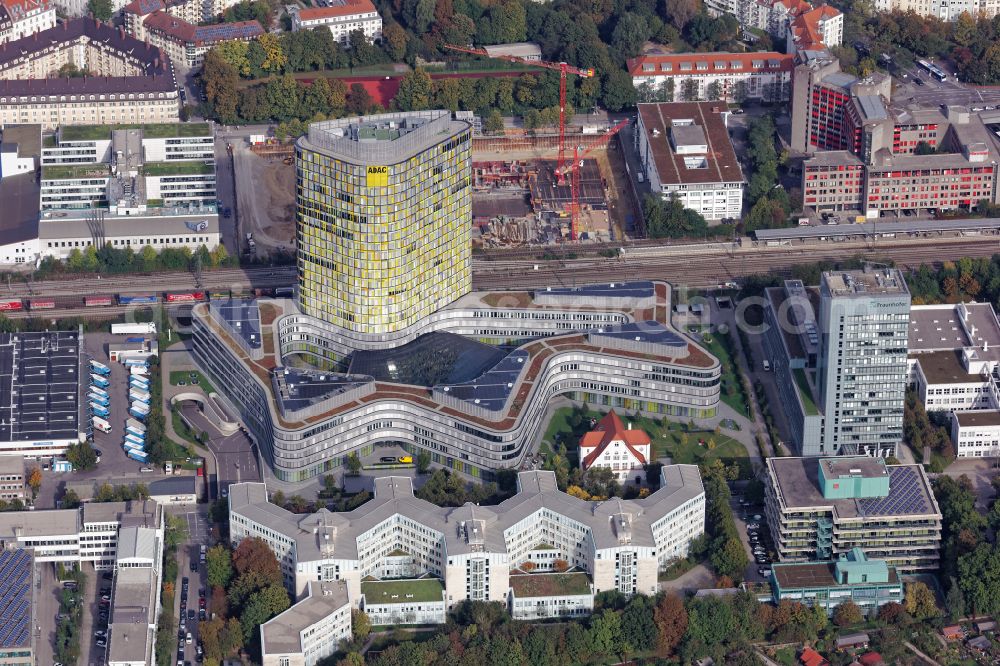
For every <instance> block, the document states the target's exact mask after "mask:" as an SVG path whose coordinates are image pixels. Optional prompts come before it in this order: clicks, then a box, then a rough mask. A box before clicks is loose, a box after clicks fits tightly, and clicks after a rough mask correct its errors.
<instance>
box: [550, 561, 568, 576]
mask: <svg viewBox="0 0 1000 666" xmlns="http://www.w3.org/2000/svg"><path fill="white" fill-rule="evenodd" d="M568 569H569V562H567V561H566V560H562V559H558V558H557V559H554V560H552V570H553V571H555V572H556V573H562V572H563V571H566V570H568Z"/></svg>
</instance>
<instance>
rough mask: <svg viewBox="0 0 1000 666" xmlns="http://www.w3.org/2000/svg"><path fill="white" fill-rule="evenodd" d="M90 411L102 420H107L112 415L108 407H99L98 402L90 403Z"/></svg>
mask: <svg viewBox="0 0 1000 666" xmlns="http://www.w3.org/2000/svg"><path fill="white" fill-rule="evenodd" d="M90 411H92V412H93V413H94V414H96V415H97V416H100V417H102V418H107V417H108V416H109V415H110V414H111V412H110V411H108V408H107V407H105V406H103V405H98V404H97V403H96V402H92V403H90Z"/></svg>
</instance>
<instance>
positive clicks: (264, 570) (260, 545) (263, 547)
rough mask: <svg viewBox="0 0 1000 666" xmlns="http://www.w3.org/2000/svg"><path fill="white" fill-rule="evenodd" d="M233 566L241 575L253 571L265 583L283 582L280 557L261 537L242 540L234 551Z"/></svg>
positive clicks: (276, 583) (275, 583)
mask: <svg viewBox="0 0 1000 666" xmlns="http://www.w3.org/2000/svg"><path fill="white" fill-rule="evenodd" d="M233 568H235V569H236V573H237V575H239V576H243V575H245V574H247V573H252V574H254V575H256V576H258V577H259V578H260V580H261V581H263V585H262V587H263V586H265V585H280V584H281V580H282V578H281V566H280V565H279V564H278V559H277V558H276V557H275V556H274V553H273V552H272V551H271V549H270V548H269V547H268V545H267V542H266V541H264V540H263V539H261V538H259V537H250V538H246V539H243V540H242V541H240V545H238V546H237V547H236V550H235V551H233Z"/></svg>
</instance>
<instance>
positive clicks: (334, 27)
mask: <svg viewBox="0 0 1000 666" xmlns="http://www.w3.org/2000/svg"><path fill="white" fill-rule="evenodd" d="M286 11H287V12H288V15H289V16H290V17H291V18H292V31H293V32H298V31H299V30H311V29H313V28H320V27H325V28H328V29H329V30H330V33H331V34H332V35H333V39H334V41H336V42H339V43H340V44H343V45H344V46H349V45H350V38H351V33H352V32H354V31H355V30H360V31H362V32H363V33H364V35H365V37H367V38H368V41H375V40H376V39H381V38H382V17H381V16H380V15H379V13H378V10H377V9H376V8H375V5H374V4H372V2H371V0H323V1H322V2H321V3H319V6H317V7H307V8H304V9H303V8H302V7H299V6H298V5H287V6H286Z"/></svg>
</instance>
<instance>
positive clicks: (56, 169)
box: [42, 163, 111, 180]
mask: <svg viewBox="0 0 1000 666" xmlns="http://www.w3.org/2000/svg"><path fill="white" fill-rule="evenodd" d="M110 176H111V167H110V166H108V165H107V164H103V163H98V164H46V165H44V166H43V167H42V180H69V179H79V178H108V177H110Z"/></svg>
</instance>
